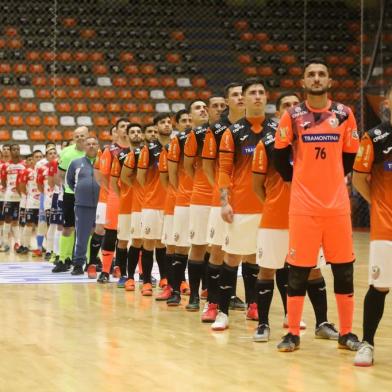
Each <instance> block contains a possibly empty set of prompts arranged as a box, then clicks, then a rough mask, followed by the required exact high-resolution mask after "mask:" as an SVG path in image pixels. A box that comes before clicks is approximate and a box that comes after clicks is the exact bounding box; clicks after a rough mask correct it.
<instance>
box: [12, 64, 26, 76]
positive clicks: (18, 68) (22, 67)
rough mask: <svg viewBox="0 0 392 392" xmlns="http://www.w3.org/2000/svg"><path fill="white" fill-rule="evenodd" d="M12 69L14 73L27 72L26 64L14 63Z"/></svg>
mask: <svg viewBox="0 0 392 392" xmlns="http://www.w3.org/2000/svg"><path fill="white" fill-rule="evenodd" d="M13 71H14V72H15V73H23V74H25V73H26V72H27V65H26V64H14V66H13Z"/></svg>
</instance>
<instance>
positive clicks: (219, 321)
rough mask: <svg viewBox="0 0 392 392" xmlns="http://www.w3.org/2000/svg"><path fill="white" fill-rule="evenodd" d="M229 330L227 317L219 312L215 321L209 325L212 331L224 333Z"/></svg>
mask: <svg viewBox="0 0 392 392" xmlns="http://www.w3.org/2000/svg"><path fill="white" fill-rule="evenodd" d="M227 328H229V316H228V315H227V314H225V313H223V312H219V313H218V315H217V316H216V319H215V321H214V322H213V323H212V324H211V329H212V330H213V331H224V330H225V329H227Z"/></svg>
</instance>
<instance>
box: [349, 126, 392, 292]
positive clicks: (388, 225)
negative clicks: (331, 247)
mask: <svg viewBox="0 0 392 392" xmlns="http://www.w3.org/2000/svg"><path fill="white" fill-rule="evenodd" d="M354 170H355V171H357V172H360V173H368V174H369V176H370V191H371V193H370V196H371V204H370V251H369V284H371V285H373V286H375V287H392V126H391V124H389V123H383V124H380V125H378V126H377V127H375V128H373V129H371V130H370V131H369V132H367V133H366V134H365V135H364V136H363V137H362V140H361V144H360V147H359V150H358V153H357V156H356V159H355V163H354Z"/></svg>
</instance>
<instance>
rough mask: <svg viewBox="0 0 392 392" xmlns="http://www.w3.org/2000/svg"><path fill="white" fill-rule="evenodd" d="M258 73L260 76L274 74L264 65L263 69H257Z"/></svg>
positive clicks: (270, 68)
mask: <svg viewBox="0 0 392 392" xmlns="http://www.w3.org/2000/svg"><path fill="white" fill-rule="evenodd" d="M258 73H259V75H260V76H272V75H273V74H274V71H273V69H272V67H270V66H268V65H265V66H263V67H259V69H258Z"/></svg>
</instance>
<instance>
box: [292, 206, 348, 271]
mask: <svg viewBox="0 0 392 392" xmlns="http://www.w3.org/2000/svg"><path fill="white" fill-rule="evenodd" d="M320 247H322V248H323V251H324V256H325V260H326V261H327V263H331V264H339V263H350V262H352V261H353V260H354V259H355V257H354V253H353V239H352V227H351V217H350V215H349V214H348V215H340V216H306V215H290V217H289V252H288V256H287V262H288V263H289V264H291V265H295V266H298V267H315V266H316V265H317V261H318V256H319V251H320Z"/></svg>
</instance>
